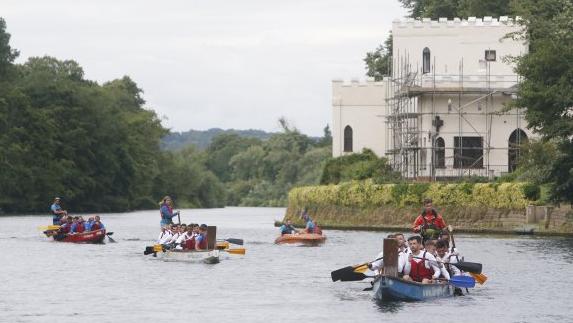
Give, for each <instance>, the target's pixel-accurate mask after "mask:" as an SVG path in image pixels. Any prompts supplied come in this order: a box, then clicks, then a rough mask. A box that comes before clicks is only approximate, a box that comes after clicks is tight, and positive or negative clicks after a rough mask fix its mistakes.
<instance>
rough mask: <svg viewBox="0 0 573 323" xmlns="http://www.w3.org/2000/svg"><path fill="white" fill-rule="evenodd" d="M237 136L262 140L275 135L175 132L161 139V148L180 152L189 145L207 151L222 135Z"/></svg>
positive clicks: (211, 130) (217, 130)
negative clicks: (213, 141)
mask: <svg viewBox="0 0 573 323" xmlns="http://www.w3.org/2000/svg"><path fill="white" fill-rule="evenodd" d="M223 133H225V134H237V135H239V136H241V137H248V138H258V139H261V140H267V139H269V138H270V137H271V136H272V135H273V133H272V132H265V131H262V130H254V129H249V130H235V129H227V130H223V129H220V128H211V129H209V130H204V131H201V130H189V131H186V132H173V133H171V134H169V135H167V136H165V137H163V138H162V139H161V148H162V149H164V150H179V149H182V148H185V147H187V146H189V145H194V146H195V147H197V148H199V149H201V150H203V149H206V148H207V147H208V146H209V144H211V141H212V140H213V138H215V137H216V136H218V135H220V134H223Z"/></svg>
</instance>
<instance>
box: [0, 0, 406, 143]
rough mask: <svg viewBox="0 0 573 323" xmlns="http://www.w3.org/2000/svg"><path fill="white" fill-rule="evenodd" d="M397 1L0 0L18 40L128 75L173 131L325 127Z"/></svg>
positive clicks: (108, 76)
mask: <svg viewBox="0 0 573 323" xmlns="http://www.w3.org/2000/svg"><path fill="white" fill-rule="evenodd" d="M405 14H406V12H405V11H404V9H402V8H400V6H399V2H398V0H353V1H350V0H346V1H342V0H283V1H275V0H225V1H222V0H203V1H184V0H177V1H143V0H129V1H126V0H122V1H118V0H93V1H92V0H90V1H86V0H67V1H66V0H51V1H46V0H34V1H27V0H26V1H24V0H2V4H1V5H0V17H3V18H4V19H5V20H6V23H7V27H8V32H9V33H10V34H11V35H12V38H11V45H12V47H13V48H16V49H18V50H19V51H20V58H19V59H18V62H20V63H21V62H24V61H25V60H26V59H27V58H28V57H30V56H43V55H50V56H54V57H56V58H58V59H73V60H75V61H77V62H78V63H79V64H80V65H81V66H82V67H83V69H84V71H85V74H86V78H87V79H91V80H96V81H98V82H100V83H102V82H105V81H110V80H112V79H115V78H120V77H122V76H123V75H128V76H130V77H131V78H132V79H133V80H134V81H135V82H136V83H137V84H138V85H139V87H140V88H142V89H143V91H144V98H145V100H146V101H147V107H148V108H151V109H153V110H155V111H156V112H157V114H158V115H159V116H160V117H161V118H162V119H163V124H164V125H165V126H166V127H168V128H171V129H172V130H173V131H186V130H189V129H198V130H204V129H209V128H214V127H219V128H224V129H227V128H235V129H262V130H266V131H277V130H278V129H279V127H278V122H277V120H278V118H279V117H281V116H284V117H286V118H287V120H289V121H290V122H291V124H292V125H294V126H296V127H297V128H298V129H300V130H301V131H302V132H304V133H306V134H309V135H321V134H322V129H323V128H324V126H325V125H326V124H327V123H328V124H330V123H331V122H332V121H331V112H330V110H331V80H332V79H337V78H341V79H351V78H365V76H364V75H365V69H364V62H363V61H362V59H363V58H364V56H365V53H366V52H367V51H370V50H373V49H375V48H376V47H377V46H378V45H379V44H381V43H382V42H383V41H384V39H385V38H386V36H387V33H388V31H389V30H390V28H391V22H392V20H394V19H396V18H401V17H403V16H404V15H405Z"/></svg>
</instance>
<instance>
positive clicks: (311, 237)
mask: <svg viewBox="0 0 573 323" xmlns="http://www.w3.org/2000/svg"><path fill="white" fill-rule="evenodd" d="M324 240H326V236H324V235H322V234H316V233H300V234H283V235H282V236H280V237H278V238H276V240H275V243H276V244H283V243H302V244H305V245H311V246H316V245H319V244H321V243H323V242H324Z"/></svg>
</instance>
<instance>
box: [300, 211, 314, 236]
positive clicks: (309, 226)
mask: <svg viewBox="0 0 573 323" xmlns="http://www.w3.org/2000/svg"><path fill="white" fill-rule="evenodd" d="M300 217H301V218H302V220H303V221H304V222H306V226H305V228H304V231H305V232H306V233H314V222H313V221H312V219H311V218H310V216H309V215H308V213H306V208H305V209H304V210H303V211H302V215H301V216H300Z"/></svg>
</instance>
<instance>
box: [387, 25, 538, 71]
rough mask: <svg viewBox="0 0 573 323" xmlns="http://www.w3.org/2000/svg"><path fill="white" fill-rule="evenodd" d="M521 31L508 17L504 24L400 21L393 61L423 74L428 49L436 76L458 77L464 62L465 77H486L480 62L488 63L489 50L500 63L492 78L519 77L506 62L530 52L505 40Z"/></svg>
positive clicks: (395, 28) (394, 31)
mask: <svg viewBox="0 0 573 323" xmlns="http://www.w3.org/2000/svg"><path fill="white" fill-rule="evenodd" d="M520 28H521V27H519V26H517V25H516V24H515V23H514V22H513V20H512V19H510V18H507V17H500V20H498V19H492V18H491V17H485V18H484V19H476V18H471V17H470V18H469V19H468V20H460V19H458V18H456V19H454V20H447V19H445V18H440V20H439V21H435V20H434V21H430V20H429V19H423V20H414V19H404V20H398V21H394V22H393V24H392V35H393V45H394V46H393V57H394V60H395V62H399V61H404V60H405V61H409V63H410V65H411V66H412V69H413V70H418V71H421V69H422V52H423V49H424V48H425V47H427V48H429V49H430V53H431V60H430V61H431V64H432V65H433V64H434V63H435V69H436V71H435V73H436V74H440V75H443V74H445V75H458V74H459V66H460V62H461V61H462V59H463V72H464V75H485V74H486V69H485V68H484V65H483V63H481V64H480V60H482V61H483V60H484V55H485V50H486V49H490V50H496V53H497V60H496V61H495V62H491V63H490V71H491V74H495V75H515V73H514V72H513V69H512V68H513V67H512V66H511V65H509V64H506V63H505V62H503V61H502V58H503V57H506V56H510V55H512V56H517V55H521V54H523V53H525V52H526V51H527V46H526V45H525V44H523V43H520V42H517V41H514V40H511V39H505V36H506V35H507V34H508V33H510V32H515V31H518V30H519V29H520ZM431 73H433V71H431Z"/></svg>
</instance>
